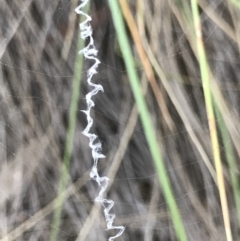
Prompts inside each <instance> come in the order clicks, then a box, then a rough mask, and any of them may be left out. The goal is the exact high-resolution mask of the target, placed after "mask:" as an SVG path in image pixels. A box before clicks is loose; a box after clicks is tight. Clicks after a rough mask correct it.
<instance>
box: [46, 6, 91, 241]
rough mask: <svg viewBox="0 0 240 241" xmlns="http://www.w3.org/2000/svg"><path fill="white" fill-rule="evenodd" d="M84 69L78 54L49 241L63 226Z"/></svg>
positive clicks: (82, 46)
mask: <svg viewBox="0 0 240 241" xmlns="http://www.w3.org/2000/svg"><path fill="white" fill-rule="evenodd" d="M89 6H90V4H87V5H86V6H85V12H88V10H89ZM81 19H82V15H81V16H80V21H81ZM83 48H84V41H83V40H82V38H81V37H80V35H79V37H78V44H77V50H81V49H83ZM82 68H83V55H82V54H77V55H76V59H75V68H74V77H73V84H72V98H71V104H70V112H69V125H68V130H67V137H66V144H65V150H64V157H63V164H62V168H61V173H60V174H61V175H60V181H59V188H58V197H57V202H56V209H55V211H54V214H53V223H52V229H51V234H50V239H49V240H50V241H55V240H57V235H58V230H59V226H60V224H61V213H62V207H63V202H64V196H63V195H62V192H63V191H64V190H65V188H66V185H67V177H68V173H69V166H70V159H71V155H72V150H73V140H74V133H75V129H76V117H77V110H78V101H79V97H80V84H81V73H82Z"/></svg>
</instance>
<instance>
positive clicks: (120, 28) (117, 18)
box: [109, 0, 187, 241]
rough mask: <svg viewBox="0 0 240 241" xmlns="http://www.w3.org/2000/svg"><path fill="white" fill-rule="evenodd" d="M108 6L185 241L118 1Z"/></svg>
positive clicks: (178, 229) (170, 205)
mask: <svg viewBox="0 0 240 241" xmlns="http://www.w3.org/2000/svg"><path fill="white" fill-rule="evenodd" d="M109 5H110V9H111V13H112V17H113V21H114V25H115V28H116V31H117V35H118V40H119V45H120V48H121V51H122V54H123V58H124V62H125V65H126V68H127V73H128V76H129V80H130V85H131V88H132V91H133V94H134V97H135V100H136V103H137V106H138V110H139V114H140V118H141V121H142V124H143V128H144V132H145V135H146V139H147V142H148V145H149V148H150V151H151V155H152V158H153V160H154V163H155V166H156V169H157V173H158V177H159V181H160V184H161V186H162V188H163V193H164V195H165V198H166V201H167V204H168V208H169V210H170V213H171V217H172V221H173V225H174V228H175V231H176V236H177V238H178V240H180V241H186V240H187V236H186V233H185V230H184V227H183V223H182V220H181V216H180V212H179V209H178V206H177V203H176V201H175V199H174V194H173V190H172V188H171V184H170V180H169V177H168V175H167V172H166V169H165V166H164V162H163V159H162V155H161V152H160V147H159V144H158V142H157V138H156V135H155V131H154V128H153V125H152V122H151V119H150V115H149V111H148V108H147V105H146V102H145V99H144V96H143V93H142V89H141V87H140V81H139V78H138V75H137V72H136V68H135V66H134V59H133V56H132V54H131V49H130V45H129V42H128V38H127V35H126V30H125V27H124V22H123V17H122V14H121V11H120V7H119V5H118V1H116V0H109Z"/></svg>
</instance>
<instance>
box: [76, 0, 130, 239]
mask: <svg viewBox="0 0 240 241" xmlns="http://www.w3.org/2000/svg"><path fill="white" fill-rule="evenodd" d="M88 1H89V0H81V4H80V5H79V6H78V7H77V8H76V9H75V12H76V13H77V14H82V15H84V16H85V17H86V20H85V21H84V22H82V23H80V25H79V26H80V30H81V38H82V39H84V40H85V39H86V38H88V40H89V44H88V45H87V46H86V47H85V48H83V49H82V50H80V51H79V54H83V55H84V57H85V58H86V59H90V60H93V61H94V64H93V65H92V66H91V67H90V68H89V69H88V71H87V82H88V84H89V86H90V87H92V90H91V91H90V92H89V93H88V94H87V95H86V103H87V109H86V110H84V111H83V112H84V113H85V114H86V116H87V123H88V124H87V126H86V128H85V129H84V131H83V132H82V133H83V134H84V135H85V136H87V137H88V138H89V147H90V148H91V149H92V157H93V166H92V169H91V172H90V177H91V178H92V179H93V180H95V181H96V182H97V183H98V185H99V187H100V192H99V194H98V196H97V197H96V199H95V201H96V202H99V203H101V204H102V205H103V207H104V210H103V211H104V216H105V219H106V222H107V230H113V229H114V230H117V231H118V232H117V234H116V235H115V236H113V237H110V238H109V241H113V240H115V239H116V238H117V237H119V236H121V235H122V233H123V232H124V230H125V228H124V227H123V226H114V225H113V221H114V218H115V214H113V213H110V211H111V209H112V207H113V205H114V201H113V200H111V199H106V198H105V192H106V189H107V186H108V182H109V178H108V177H106V176H104V177H100V176H99V173H98V160H99V159H100V158H105V156H104V155H103V154H102V153H101V150H102V144H101V142H100V141H99V140H98V136H97V135H96V134H93V133H90V129H91V127H92V125H93V119H92V117H91V115H90V113H91V109H92V107H94V105H95V103H94V102H93V100H92V97H93V96H94V95H96V94H97V93H98V92H99V91H103V87H102V85H100V84H95V83H93V82H92V77H93V76H94V75H95V74H96V73H97V71H96V69H97V67H98V65H99V64H100V61H99V60H98V58H97V57H96V56H97V52H98V51H97V50H96V48H95V45H94V40H93V37H92V27H91V25H90V23H89V22H90V21H91V20H92V18H91V17H90V16H89V15H88V14H86V13H84V12H83V11H82V8H83V7H84V6H86V4H87V3H88Z"/></svg>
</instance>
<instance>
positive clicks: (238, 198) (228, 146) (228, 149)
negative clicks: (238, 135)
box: [214, 103, 240, 227]
mask: <svg viewBox="0 0 240 241" xmlns="http://www.w3.org/2000/svg"><path fill="white" fill-rule="evenodd" d="M214 107H215V112H216V116H217V119H218V126H219V129H220V134H221V136H222V140H223V148H224V153H225V154H226V158H227V162H228V166H229V173H230V177H231V182H232V187H233V194H234V199H235V204H236V209H237V218H238V222H239V227H240V185H239V181H238V171H237V170H238V168H237V164H236V159H235V155H234V150H233V146H232V143H231V142H230V141H229V140H230V139H231V137H230V135H229V133H228V130H227V126H226V124H225V121H224V120H223V116H222V114H221V112H220V110H219V108H218V107H217V104H216V103H215V104H214Z"/></svg>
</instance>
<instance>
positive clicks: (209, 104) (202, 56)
mask: <svg viewBox="0 0 240 241" xmlns="http://www.w3.org/2000/svg"><path fill="white" fill-rule="evenodd" d="M191 6H192V14H193V22H194V28H195V40H196V47H197V53H198V61H199V66H200V72H201V79H202V85H203V92H204V98H205V105H206V111H207V116H208V125H209V131H210V136H211V142H212V151H213V157H214V162H215V168H216V174H217V183H218V189H219V195H220V201H221V205H222V212H223V221H224V226H225V232H226V237H227V241H232V233H231V226H230V220H229V211H228V203H227V196H226V190H225V184H224V176H223V167H222V162H221V157H220V151H219V142H218V136H217V127H216V120H215V115H214V107H213V101H212V91H211V83H210V73H209V66H208V61H207V57H206V53H205V48H204V44H203V40H202V29H201V21H200V15H199V10H198V3H197V0H191Z"/></svg>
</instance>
